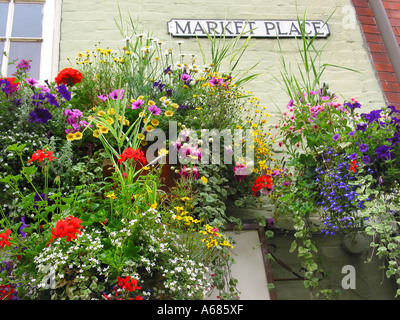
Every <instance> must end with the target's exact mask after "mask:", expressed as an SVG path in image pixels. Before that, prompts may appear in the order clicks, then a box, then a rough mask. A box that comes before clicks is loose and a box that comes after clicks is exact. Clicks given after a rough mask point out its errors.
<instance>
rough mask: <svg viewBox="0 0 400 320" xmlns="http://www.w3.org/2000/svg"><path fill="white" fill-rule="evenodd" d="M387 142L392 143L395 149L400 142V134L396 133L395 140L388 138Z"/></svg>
mask: <svg viewBox="0 0 400 320" xmlns="http://www.w3.org/2000/svg"><path fill="white" fill-rule="evenodd" d="M385 140H386V141H389V142H391V143H392V145H391V147H393V146H394V145H396V144H398V143H399V142H400V132H396V133H395V134H394V136H393V138H387V139H385Z"/></svg>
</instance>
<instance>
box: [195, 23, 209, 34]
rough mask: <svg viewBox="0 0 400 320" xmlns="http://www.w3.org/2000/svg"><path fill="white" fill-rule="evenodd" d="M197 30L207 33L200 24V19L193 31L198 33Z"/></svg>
mask: <svg viewBox="0 0 400 320" xmlns="http://www.w3.org/2000/svg"><path fill="white" fill-rule="evenodd" d="M197 31H200V32H201V33H202V34H206V32H205V31H204V29H203V27H202V26H201V24H200V21H197V23H196V28H194V31H193V33H196V32H197Z"/></svg>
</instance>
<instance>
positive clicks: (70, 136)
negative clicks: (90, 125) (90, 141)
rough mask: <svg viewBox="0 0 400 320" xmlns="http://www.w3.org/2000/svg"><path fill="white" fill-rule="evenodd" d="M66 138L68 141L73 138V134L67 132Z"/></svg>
mask: <svg viewBox="0 0 400 320" xmlns="http://www.w3.org/2000/svg"><path fill="white" fill-rule="evenodd" d="M67 140H68V141H72V140H75V135H74V134H73V133H72V132H70V133H68V134H67Z"/></svg>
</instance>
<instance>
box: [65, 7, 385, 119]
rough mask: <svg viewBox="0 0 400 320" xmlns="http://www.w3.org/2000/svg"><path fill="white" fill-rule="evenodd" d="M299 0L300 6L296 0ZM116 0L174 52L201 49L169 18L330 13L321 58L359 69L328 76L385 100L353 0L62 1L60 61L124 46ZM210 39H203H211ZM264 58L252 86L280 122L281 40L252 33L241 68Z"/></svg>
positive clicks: (344, 87) (379, 102)
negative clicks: (173, 30)
mask: <svg viewBox="0 0 400 320" xmlns="http://www.w3.org/2000/svg"><path fill="white" fill-rule="evenodd" d="M296 2H297V6H296ZM118 3H119V5H120V8H121V10H122V12H124V15H125V17H127V16H128V15H127V14H126V13H127V12H129V13H130V15H131V17H132V18H133V20H136V19H139V21H140V23H139V24H138V28H139V29H143V31H145V32H150V33H152V34H153V35H154V36H155V37H157V38H158V39H160V40H162V41H164V42H166V48H168V47H170V48H172V49H173V50H175V51H176V48H177V44H176V41H178V40H184V44H183V48H184V50H183V51H184V52H189V53H197V54H199V53H200V52H199V50H198V45H197V42H196V40H195V39H181V38H173V37H171V36H170V35H169V34H168V32H167V22H168V21H169V20H170V19H172V18H184V19H296V17H297V15H298V14H299V15H301V16H303V15H304V13H305V12H306V18H307V19H309V20H317V19H320V20H324V21H326V20H327V18H328V17H329V16H330V15H331V14H332V13H333V16H332V17H331V19H330V20H329V28H330V32H331V35H330V36H329V38H328V39H319V40H318V41H317V42H316V44H317V45H318V46H325V49H324V51H323V54H322V62H323V63H331V64H335V65H340V66H344V67H349V68H354V69H356V70H358V71H359V72H361V73H354V72H351V71H345V70H341V69H327V71H326V72H325V75H324V77H323V81H326V82H328V83H329V84H330V88H331V90H332V92H337V93H340V94H341V95H342V96H343V97H344V98H346V99H349V98H351V97H357V98H358V99H359V101H360V102H361V103H362V104H363V105H364V106H365V107H366V108H368V109H373V108H376V107H381V106H383V105H385V100H384V97H383V94H382V91H381V88H380V86H379V82H378V80H377V76H376V74H375V72H374V69H373V65H372V63H371V60H370V57H369V54H368V51H367V49H366V43H365V42H364V40H363V36H362V34H361V29H360V26H359V24H358V22H357V19H356V16H355V13H354V11H353V7H352V6H351V1H350V0H333V1H332V0H318V1H315V0H313V1H312V0H310V1H307V0H306V1H294V0H275V1H265V0H247V1H243V0H229V1H228V0H223V1H215V0H172V1H165V0H164V1H160V0H125V1H110V0H81V1H76V0H63V4H62V22H61V23H62V24H61V42H60V68H63V67H67V66H70V62H69V61H68V60H67V58H70V61H72V62H74V59H75V57H76V55H77V54H78V52H83V51H85V50H86V49H89V50H91V49H93V48H94V44H95V43H96V42H100V43H101V46H102V47H107V46H109V47H110V48H111V49H118V48H120V47H122V46H123V43H124V42H123V41H122V39H123V37H122V36H121V34H120V32H119V30H118V28H117V27H116V24H115V21H114V19H118V17H119V13H118ZM207 41H208V40H207V39H202V40H201V43H202V45H203V46H204V47H206V46H207ZM299 44H300V41H299V40H295V39H282V41H281V45H282V49H283V52H284V54H285V59H287V61H291V63H292V64H296V60H298V59H299V55H298V53H297V51H298V50H297V46H298V45H299ZM257 62H259V64H258V66H257V68H256V69H255V70H254V72H256V73H261V75H260V76H259V77H258V78H257V79H256V80H254V81H253V82H252V83H251V85H250V86H248V87H247V88H246V89H247V90H251V91H252V92H253V93H254V95H255V96H257V97H258V98H260V99H261V104H262V105H264V106H267V107H268V112H269V113H270V114H271V115H272V118H271V123H270V124H271V125H273V123H274V121H275V116H276V114H277V111H278V107H279V108H281V110H284V109H285V108H286V104H287V101H288V97H287V95H286V94H285V92H284V91H283V90H282V89H281V88H280V87H279V85H278V83H277V82H276V81H274V80H273V77H274V76H276V75H278V74H279V70H280V58H279V54H278V42H277V40H276V39H252V40H251V47H250V48H249V49H248V50H247V51H246V52H245V55H244V56H243V58H242V60H241V63H240V64H239V68H240V69H241V70H246V69H248V68H249V67H250V66H253V65H254V64H255V63H257Z"/></svg>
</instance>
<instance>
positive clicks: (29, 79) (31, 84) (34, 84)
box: [25, 78, 38, 87]
mask: <svg viewBox="0 0 400 320" xmlns="http://www.w3.org/2000/svg"><path fill="white" fill-rule="evenodd" d="M25 82H26V83H27V84H29V85H30V86H32V87H35V86H36V85H37V84H38V81H37V80H36V79H34V78H27V79H25Z"/></svg>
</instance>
